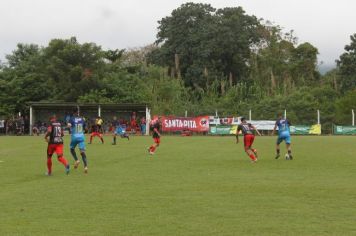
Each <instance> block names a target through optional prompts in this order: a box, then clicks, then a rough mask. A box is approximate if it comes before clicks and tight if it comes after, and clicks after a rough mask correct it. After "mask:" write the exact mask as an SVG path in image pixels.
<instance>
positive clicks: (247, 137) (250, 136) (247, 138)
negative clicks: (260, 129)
mask: <svg viewBox="0 0 356 236" xmlns="http://www.w3.org/2000/svg"><path fill="white" fill-rule="evenodd" d="M254 140H255V135H253V134H246V135H245V136H244V146H245V147H251V146H252V144H253V141H254Z"/></svg>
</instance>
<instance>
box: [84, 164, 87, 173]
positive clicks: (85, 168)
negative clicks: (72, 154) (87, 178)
mask: <svg viewBox="0 0 356 236" xmlns="http://www.w3.org/2000/svg"><path fill="white" fill-rule="evenodd" d="M84 173H85V174H88V167H87V166H86V167H84Z"/></svg>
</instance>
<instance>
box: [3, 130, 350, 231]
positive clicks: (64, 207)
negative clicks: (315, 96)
mask: <svg viewBox="0 0 356 236" xmlns="http://www.w3.org/2000/svg"><path fill="white" fill-rule="evenodd" d="M109 139H111V138H109V137H106V142H107V143H106V144H104V145H101V144H99V142H98V139H96V140H95V142H94V144H92V145H91V146H88V148H87V156H88V159H89V174H88V175H85V174H84V173H83V168H82V166H80V168H79V169H78V170H72V171H71V173H70V175H69V176H66V175H65V174H64V168H63V166H62V165H61V164H60V163H59V162H57V160H56V159H54V160H53V163H54V166H53V176H51V177H46V176H45V175H44V173H45V171H46V164H45V163H46V162H45V159H46V158H45V150H46V143H45V142H44V140H43V137H0V235H356V148H355V147H356V137H292V141H293V154H294V158H295V160H293V161H286V160H284V159H283V158H281V159H280V160H274V143H275V137H257V138H256V141H255V147H256V148H257V149H258V150H259V155H260V160H259V162H258V163H257V164H251V163H250V161H249V159H248V157H247V156H246V155H245V154H244V152H243V148H242V144H238V145H236V144H235V143H234V138H233V137H163V138H162V145H161V147H160V148H159V149H158V150H157V153H156V154H155V155H154V156H153V157H151V156H149V155H148V153H147V150H146V148H147V147H148V146H149V145H150V144H151V142H152V141H151V138H149V137H132V139H131V140H130V141H129V142H128V141H127V140H126V139H118V141H119V144H118V145H117V146H111V145H110V144H109ZM68 143H69V140H68V138H67V139H66V143H65V147H66V148H65V156H66V158H67V159H68V160H70V161H71V163H72V162H73V161H72V158H71V156H70V153H69V149H68ZM282 147H283V148H282V153H285V149H284V146H282Z"/></svg>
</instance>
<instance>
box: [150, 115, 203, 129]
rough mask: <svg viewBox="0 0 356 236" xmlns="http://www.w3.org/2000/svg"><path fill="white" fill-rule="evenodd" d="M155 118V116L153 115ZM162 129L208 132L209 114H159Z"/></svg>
mask: <svg viewBox="0 0 356 236" xmlns="http://www.w3.org/2000/svg"><path fill="white" fill-rule="evenodd" d="M154 119H157V117H154ZM161 121H162V131H166V132H175V131H188V130H189V131H192V132H208V131H209V116H199V117H175V116H161Z"/></svg>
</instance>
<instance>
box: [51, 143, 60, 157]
mask: <svg viewBox="0 0 356 236" xmlns="http://www.w3.org/2000/svg"><path fill="white" fill-rule="evenodd" d="M53 153H57V155H63V144H48V147H47V155H48V156H51V155H53Z"/></svg>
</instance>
